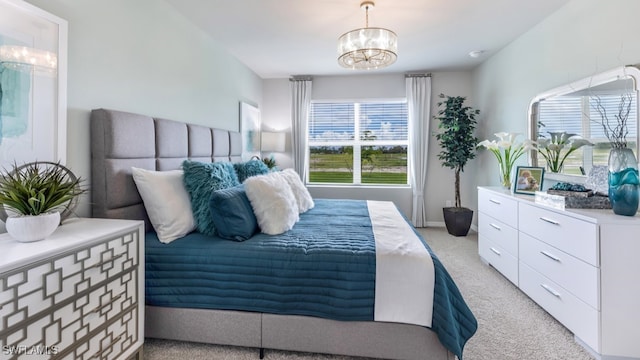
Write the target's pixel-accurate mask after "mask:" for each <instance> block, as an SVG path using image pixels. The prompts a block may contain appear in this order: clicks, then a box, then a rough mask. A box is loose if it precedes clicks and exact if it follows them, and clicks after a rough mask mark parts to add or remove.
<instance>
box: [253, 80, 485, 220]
mask: <svg viewBox="0 0 640 360" xmlns="http://www.w3.org/2000/svg"><path fill="white" fill-rule="evenodd" d="M471 85H472V77H471V72H466V71H463V72H442V73H433V74H432V102H431V105H432V110H431V113H432V115H435V114H436V112H437V102H438V100H439V98H438V95H439V94H440V93H445V94H447V95H452V96H457V95H460V96H467V97H468V100H469V102H470V104H472V100H473V99H472V97H471V88H472V86H471ZM289 97H290V96H289V81H288V80H287V79H267V80H264V86H263V94H262V98H263V103H264V106H263V109H262V120H263V128H265V127H266V128H277V129H282V128H288V129H289V131H290V127H291V124H290V121H291V120H290V119H291V115H290V114H291V110H290V107H291V100H290V98H289ZM311 97H312V99H313V100H358V99H390V98H396V99H399V98H405V97H406V89H405V77H404V74H376V73H375V72H369V73H366V74H359V75H353V76H314V77H313V86H312V96H311ZM285 124H286V125H285ZM437 127H438V124H437V122H435V121H431V130H432V132H433V131H437ZM428 141H430V143H429V154H430V155H429V158H428V159H427V160H426V161H428V170H427V171H428V175H427V176H428V179H427V186H426V191H424V194H425V196H426V197H427V221H428V222H429V223H430V224H432V225H441V224H443V219H442V207H443V206H445V202H446V200H453V198H454V189H453V172H452V171H451V170H450V169H448V168H442V167H441V166H440V161H439V160H438V158H437V153H438V152H440V148H439V146H438V144H437V142H436V140H435V138H434V137H430V138H429V139H428ZM287 152H288V153H287V154H278V155H277V157H276V160H277V161H278V164H281V166H283V167H287V166H291V164H292V162H291V147H290V142H288V144H287ZM473 174H474V165H473V160H472V161H471V162H470V163H469V166H468V167H467V168H466V169H465V172H464V173H463V175H462V180H461V181H462V189H461V192H462V197H463V198H462V200H463V205H465V206H471V205H472V203H471V201H472V197H471V196H475V195H474V193H475V182H474V181H472V180H473ZM309 191H310V193H311V194H312V196H314V197H317V198H348V199H370V200H390V201H394V203H395V204H396V205H397V206H398V207H399V208H400V210H401V211H402V212H403V213H404V214H405V215H407V216H410V215H411V207H412V197H411V189H409V188H381V187H367V186H363V187H356V188H354V187H346V186H310V187H309Z"/></svg>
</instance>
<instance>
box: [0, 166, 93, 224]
mask: <svg viewBox="0 0 640 360" xmlns="http://www.w3.org/2000/svg"><path fill="white" fill-rule="evenodd" d="M81 181H82V180H81V179H80V178H77V177H76V176H75V175H73V173H72V172H71V171H70V170H69V169H67V168H66V167H64V166H62V165H60V163H52V162H45V161H43V162H38V161H36V162H31V163H26V164H24V165H21V166H18V165H17V164H15V165H14V166H13V170H12V171H5V172H3V173H2V174H0V204H2V206H0V219H1V220H3V221H5V220H6V219H7V212H6V211H9V212H11V213H15V214H18V215H40V214H45V213H48V212H54V211H58V212H60V213H61V214H60V215H61V219H63V220H64V219H65V218H66V217H67V216H69V215H70V214H71V213H72V211H73V209H74V208H75V206H76V203H77V198H78V196H80V195H81V194H83V193H85V192H86V191H87V190H86V189H84V188H82V187H81V185H80V184H81Z"/></svg>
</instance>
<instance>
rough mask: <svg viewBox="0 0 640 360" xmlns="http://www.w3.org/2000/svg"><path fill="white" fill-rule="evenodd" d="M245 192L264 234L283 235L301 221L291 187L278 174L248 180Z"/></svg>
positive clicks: (253, 177)
mask: <svg viewBox="0 0 640 360" xmlns="http://www.w3.org/2000/svg"><path fill="white" fill-rule="evenodd" d="M244 190H245V192H246V193H247V197H248V198H249V202H251V207H252V208H253V213H254V214H255V216H256V219H257V220H258V225H259V226H260V230H261V231H262V232H263V233H265V234H269V235H277V234H282V233H283V232H286V231H288V230H291V228H292V227H293V225H294V224H295V223H296V222H297V221H298V220H299V219H300V216H299V213H298V204H297V202H296V198H295V196H294V195H293V192H292V191H291V187H290V186H289V184H288V183H287V181H286V180H284V178H283V177H282V175H280V174H279V173H278V172H272V173H269V174H266V175H257V176H252V177H250V178H248V179H246V180H245V181H244Z"/></svg>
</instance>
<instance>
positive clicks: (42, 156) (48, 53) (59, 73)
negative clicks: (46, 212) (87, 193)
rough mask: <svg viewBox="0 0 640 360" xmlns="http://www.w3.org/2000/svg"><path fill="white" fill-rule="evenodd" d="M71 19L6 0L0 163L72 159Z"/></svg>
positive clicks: (1, 20) (0, 28)
mask: <svg viewBox="0 0 640 360" xmlns="http://www.w3.org/2000/svg"><path fill="white" fill-rule="evenodd" d="M67 33H68V24H67V21H66V20H64V19H62V18H59V17H57V16H55V15H53V14H50V13H48V12H46V11H44V10H42V9H40V8H38V7H36V6H34V5H31V4H29V3H27V2H25V1H22V0H0V168H10V167H11V166H12V165H13V164H18V165H20V164H23V163H28V162H32V161H36V160H38V161H50V162H60V163H61V164H65V163H66V160H67V159H66V156H67V97H66V96H67V95H66V92H67Z"/></svg>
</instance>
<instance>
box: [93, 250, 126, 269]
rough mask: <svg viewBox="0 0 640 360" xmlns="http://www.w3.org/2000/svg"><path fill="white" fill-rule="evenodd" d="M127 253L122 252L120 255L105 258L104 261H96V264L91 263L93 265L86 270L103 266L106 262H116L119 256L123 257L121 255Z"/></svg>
mask: <svg viewBox="0 0 640 360" xmlns="http://www.w3.org/2000/svg"><path fill="white" fill-rule="evenodd" d="M125 255H127V253H122V254H120V255H118V256H114V257H112V258H111V259H107V260H104V261H100V262H99V263H95V264H93V265H91V266H89V267H87V269H86V270H89V269H93V268H96V267H101V266H102V265H104V264H106V263H110V262H114V261H116V260H118V259H119V258H121V257H123V256H125Z"/></svg>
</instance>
